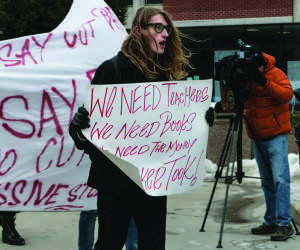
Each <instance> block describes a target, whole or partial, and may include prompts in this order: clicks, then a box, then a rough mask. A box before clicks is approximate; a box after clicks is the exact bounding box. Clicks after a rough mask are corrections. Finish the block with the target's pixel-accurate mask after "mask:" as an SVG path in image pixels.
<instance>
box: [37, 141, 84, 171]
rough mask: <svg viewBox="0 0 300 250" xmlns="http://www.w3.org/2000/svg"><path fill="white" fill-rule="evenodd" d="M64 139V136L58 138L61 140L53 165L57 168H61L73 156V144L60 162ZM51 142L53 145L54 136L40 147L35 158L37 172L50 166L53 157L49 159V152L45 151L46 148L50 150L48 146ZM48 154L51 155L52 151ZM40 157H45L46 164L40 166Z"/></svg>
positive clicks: (54, 142) (54, 143)
mask: <svg viewBox="0 0 300 250" xmlns="http://www.w3.org/2000/svg"><path fill="white" fill-rule="evenodd" d="M64 139H65V138H64V137H63V136H62V137H60V140H61V142H60V148H59V153H58V158H57V161H56V165H55V167H57V168H61V167H63V166H65V165H66V164H67V163H68V162H70V160H71V159H72V157H73V156H74V152H75V145H74V144H73V147H72V150H71V152H70V154H69V156H68V157H67V159H66V160H65V161H64V162H61V159H62V153H63V151H64V147H65V146H64ZM51 144H53V145H54V146H55V145H56V144H57V140H56V138H54V137H53V138H50V139H49V140H48V141H47V142H46V145H45V146H44V148H43V149H42V151H41V153H40V154H39V155H38V156H37V158H36V167H35V169H36V172H37V173H41V172H45V171H46V170H47V169H49V168H50V167H51V166H52V163H53V159H49V153H47V152H46V150H47V149H49V150H51V148H50V145H51ZM52 150H53V149H52ZM56 151H57V150H56ZM50 155H53V153H52V154H50ZM42 157H44V158H45V159H46V161H48V164H47V165H46V166H44V167H42V166H41V161H42V160H41V159H42ZM81 160H82V158H81V159H80V162H81ZM80 162H79V163H80ZM79 163H78V165H79ZM78 165H77V166H78Z"/></svg>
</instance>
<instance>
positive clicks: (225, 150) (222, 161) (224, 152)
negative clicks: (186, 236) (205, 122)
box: [199, 122, 232, 232]
mask: <svg viewBox="0 0 300 250" xmlns="http://www.w3.org/2000/svg"><path fill="white" fill-rule="evenodd" d="M231 128H232V122H231V123H230V127H229V129H228V132H227V135H226V139H225V143H224V146H223V149H222V154H221V157H220V159H219V163H218V168H217V171H216V174H215V183H214V186H213V189H212V192H211V195H210V198H209V202H208V204H207V208H206V212H205V216H204V219H203V222H202V226H201V228H200V230H199V231H200V232H205V230H204V226H205V223H206V219H207V216H208V213H209V210H210V207H211V203H212V200H213V197H214V194H215V191H216V188H217V184H218V180H219V178H221V177H222V171H223V168H224V164H225V160H226V156H227V154H228V149H229V138H230V133H231Z"/></svg>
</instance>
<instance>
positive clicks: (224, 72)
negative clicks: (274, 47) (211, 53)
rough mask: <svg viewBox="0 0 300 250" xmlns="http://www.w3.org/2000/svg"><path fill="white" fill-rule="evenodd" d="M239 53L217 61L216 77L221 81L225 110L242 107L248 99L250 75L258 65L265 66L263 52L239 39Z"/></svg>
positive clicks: (222, 102) (222, 101)
mask: <svg viewBox="0 0 300 250" xmlns="http://www.w3.org/2000/svg"><path fill="white" fill-rule="evenodd" d="M237 43H238V45H239V50H240V51H239V54H234V55H230V56H226V57H224V58H222V59H221V60H220V61H218V62H216V63H215V67H216V75H215V79H216V80H218V81H220V90H221V104H222V109H223V111H233V110H234V109H235V108H236V107H238V108H240V107H241V106H243V104H244V102H245V101H247V99H248V93H249V88H248V87H249V86H248V84H249V80H250V79H249V76H251V75H252V74H253V72H255V71H257V68H258V66H260V65H263V66H264V67H265V60H264V58H263V55H262V52H261V51H260V50H259V49H258V48H257V47H256V46H251V45H249V44H245V43H244V42H243V41H242V40H241V39H238V40H237Z"/></svg>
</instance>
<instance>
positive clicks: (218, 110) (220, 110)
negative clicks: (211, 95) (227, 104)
mask: <svg viewBox="0 0 300 250" xmlns="http://www.w3.org/2000/svg"><path fill="white" fill-rule="evenodd" d="M215 112H216V113H223V112H224V111H223V108H222V103H221V102H217V103H216V105H215Z"/></svg>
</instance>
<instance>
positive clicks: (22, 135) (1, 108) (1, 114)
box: [0, 95, 35, 139]
mask: <svg viewBox="0 0 300 250" xmlns="http://www.w3.org/2000/svg"><path fill="white" fill-rule="evenodd" d="M17 100H21V101H22V102H23V103H24V106H25V110H29V105H28V101H27V98H25V97H24V96H22V95H16V96H9V97H6V98H4V99H3V100H2V101H1V103H0V119H2V120H4V121H10V122H17V123H24V126H25V124H27V125H29V126H30V127H31V131H30V132H29V133H28V134H25V133H21V132H18V131H16V130H14V129H13V128H11V127H10V126H9V125H8V124H7V123H3V124H2V127H3V128H4V129H5V130H6V131H8V132H9V133H10V134H12V135H13V136H15V137H17V138H20V139H26V138H31V137H32V136H33V135H34V133H35V126H34V123H33V122H31V121H29V120H25V119H12V118H6V117H4V110H5V106H4V105H6V104H7V105H8V104H9V103H10V102H12V109H13V108H14V107H15V103H14V102H15V101H17ZM8 113H9V112H8Z"/></svg>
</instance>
